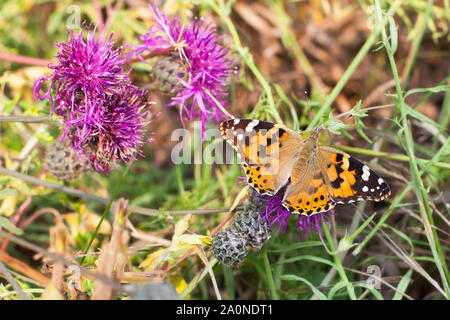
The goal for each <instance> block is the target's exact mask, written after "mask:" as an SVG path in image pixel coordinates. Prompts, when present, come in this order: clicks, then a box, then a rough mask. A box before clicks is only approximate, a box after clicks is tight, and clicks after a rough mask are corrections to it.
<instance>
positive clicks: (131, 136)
mask: <svg viewBox="0 0 450 320" xmlns="http://www.w3.org/2000/svg"><path fill="white" fill-rule="evenodd" d="M145 107H146V102H145V95H144V91H142V90H139V89H138V88H137V87H135V86H133V85H130V86H128V87H127V90H126V91H125V92H123V93H122V94H119V95H113V96H111V97H107V99H106V100H105V102H104V105H103V108H101V110H100V112H99V114H98V115H97V119H98V120H99V121H97V122H96V123H95V124H94V125H93V127H92V129H91V135H90V136H89V138H88V139H89V140H88V142H87V145H89V146H91V149H92V152H91V153H90V156H89V161H90V162H91V164H92V165H93V167H94V169H95V170H96V171H98V172H109V171H111V170H112V168H114V167H115V166H117V162H121V163H127V162H129V161H130V160H132V159H135V156H136V155H141V153H140V149H141V147H142V145H143V144H144V142H145V141H144V133H145V132H144V127H145V126H146V125H147V124H148V121H147V120H146V116H147V114H148V109H147V110H146V109H145ZM80 143H83V141H80ZM84 143H85V142H84ZM92 146H93V147H92Z"/></svg>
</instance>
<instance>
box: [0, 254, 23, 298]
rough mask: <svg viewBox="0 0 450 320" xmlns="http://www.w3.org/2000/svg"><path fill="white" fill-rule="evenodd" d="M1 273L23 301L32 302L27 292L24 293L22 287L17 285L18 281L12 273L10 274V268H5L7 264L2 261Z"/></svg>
mask: <svg viewBox="0 0 450 320" xmlns="http://www.w3.org/2000/svg"><path fill="white" fill-rule="evenodd" d="M0 273H2V274H3V276H4V277H5V279H6V281H8V282H9V284H10V285H11V287H12V288H13V289H14V290H15V291H16V292H17V294H18V295H19V297H20V298H21V299H22V300H30V297H28V296H27V295H26V294H25V292H23V290H22V288H21V287H20V285H19V284H18V283H17V281H16V279H14V277H13V276H12V274H11V272H9V270H8V268H7V267H6V266H5V264H4V263H3V262H1V261H0Z"/></svg>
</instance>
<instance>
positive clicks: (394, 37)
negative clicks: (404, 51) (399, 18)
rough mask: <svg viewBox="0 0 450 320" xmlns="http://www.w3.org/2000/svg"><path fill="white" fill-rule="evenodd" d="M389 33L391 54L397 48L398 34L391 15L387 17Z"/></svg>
mask: <svg viewBox="0 0 450 320" xmlns="http://www.w3.org/2000/svg"><path fill="white" fill-rule="evenodd" d="M389 35H390V38H391V50H392V54H394V53H395V52H396V51H397V48H398V35H397V26H396V25H395V21H394V18H393V17H389Z"/></svg>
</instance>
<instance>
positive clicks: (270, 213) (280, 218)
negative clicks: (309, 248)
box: [261, 190, 333, 236]
mask: <svg viewBox="0 0 450 320" xmlns="http://www.w3.org/2000/svg"><path fill="white" fill-rule="evenodd" d="M283 197H284V190H280V191H279V192H278V193H277V194H275V195H273V196H263V197H261V201H263V202H265V203H266V205H265V214H264V213H263V216H264V217H263V218H264V219H266V220H267V222H268V223H269V225H270V227H271V228H273V226H274V225H276V224H278V228H277V232H278V233H280V230H281V232H285V231H286V230H287V222H288V220H289V218H290V217H291V215H292V213H291V212H289V210H288V209H286V208H285V207H284V205H283ZM330 214H333V213H332V211H327V212H320V213H317V214H314V215H311V216H307V215H303V214H298V215H297V216H298V224H297V226H296V228H297V229H300V230H301V231H302V233H303V234H304V235H306V236H307V235H310V234H311V233H320V234H321V233H322V231H321V229H320V225H321V223H326V224H328V225H329V224H330V222H329V215H330Z"/></svg>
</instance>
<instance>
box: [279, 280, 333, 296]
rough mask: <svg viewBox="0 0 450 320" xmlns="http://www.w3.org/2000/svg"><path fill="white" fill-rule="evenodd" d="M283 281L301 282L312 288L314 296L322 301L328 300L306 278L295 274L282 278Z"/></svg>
mask: <svg viewBox="0 0 450 320" xmlns="http://www.w3.org/2000/svg"><path fill="white" fill-rule="evenodd" d="M281 279H282V280H286V281H301V282H303V283H305V284H306V285H307V286H308V287H310V288H311V290H312V291H313V292H314V294H315V295H316V296H318V297H319V298H320V300H328V299H327V297H326V296H325V295H324V294H323V293H322V292H321V291H320V290H319V289H317V288H316V287H315V286H314V285H313V284H312V283H311V282H309V281H308V280H306V279H305V278H302V277H299V276H296V275H293V274H286V275H284V276H281Z"/></svg>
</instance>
